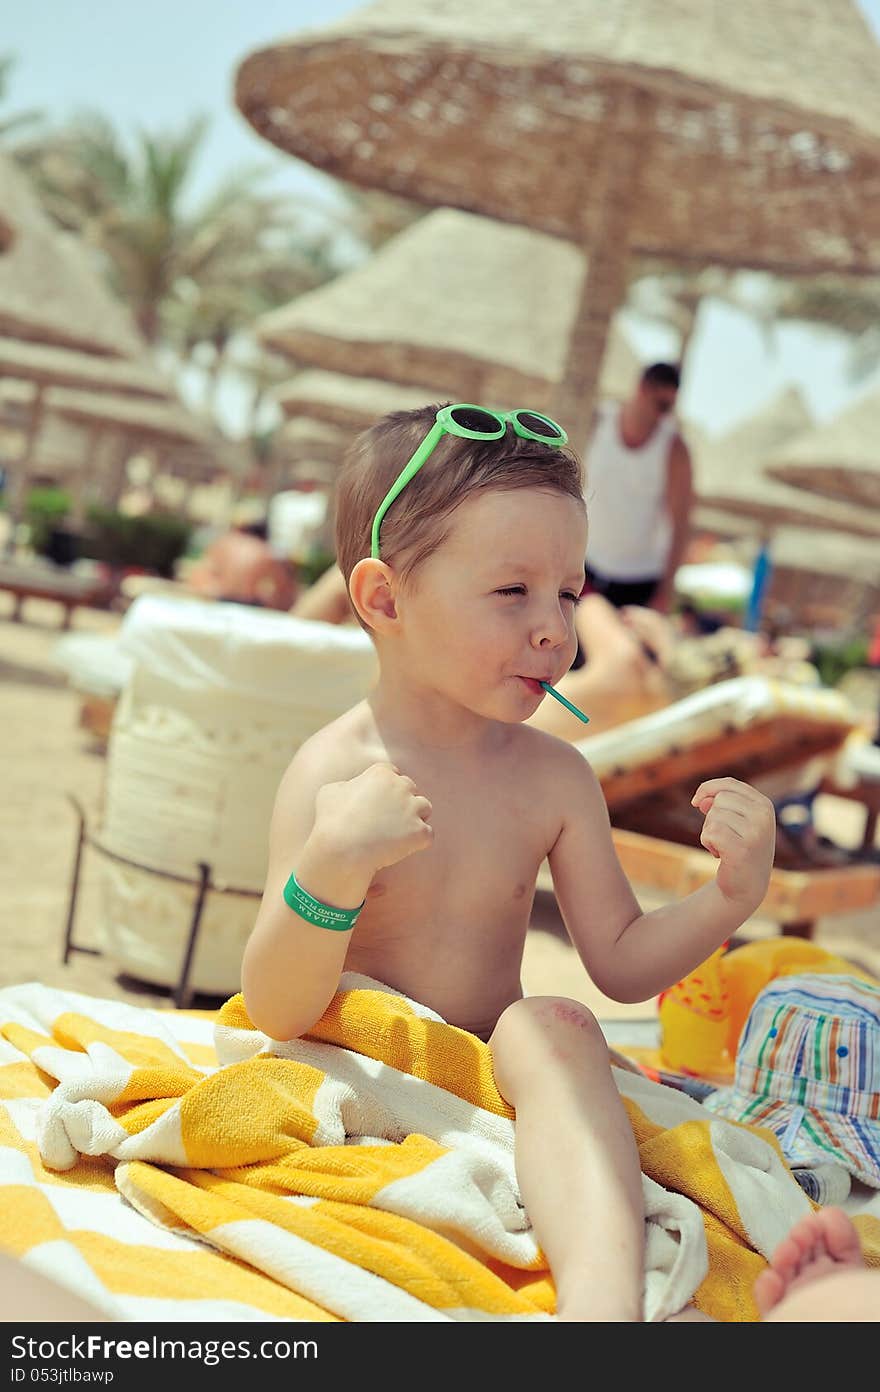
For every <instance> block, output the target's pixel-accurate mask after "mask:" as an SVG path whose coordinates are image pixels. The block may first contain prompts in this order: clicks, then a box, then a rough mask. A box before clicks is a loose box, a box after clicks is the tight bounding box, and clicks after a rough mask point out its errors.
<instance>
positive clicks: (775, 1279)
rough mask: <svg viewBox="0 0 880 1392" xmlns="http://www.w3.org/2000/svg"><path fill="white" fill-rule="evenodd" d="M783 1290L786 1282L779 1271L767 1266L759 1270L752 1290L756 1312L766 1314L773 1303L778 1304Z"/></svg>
mask: <svg viewBox="0 0 880 1392" xmlns="http://www.w3.org/2000/svg"><path fill="white" fill-rule="evenodd" d="M785 1291H786V1283H785V1281H784V1280H783V1278H782V1277H781V1276H780V1274H779V1272H778V1271H774V1270H773V1268H772V1267H769V1266H768V1267H767V1268H766V1270H765V1271H762V1272H761V1274H760V1276H759V1277H758V1278H757V1280H756V1281H755V1284H754V1287H753V1290H752V1294H753V1295H754V1297H755V1304H756V1305H757V1307H758V1313H759V1314H760V1315H766V1314H767V1312H768V1310H772V1309H773V1307H774V1305H778V1304H779V1302H780V1300H781V1299H782V1297H783V1296H784V1295H785Z"/></svg>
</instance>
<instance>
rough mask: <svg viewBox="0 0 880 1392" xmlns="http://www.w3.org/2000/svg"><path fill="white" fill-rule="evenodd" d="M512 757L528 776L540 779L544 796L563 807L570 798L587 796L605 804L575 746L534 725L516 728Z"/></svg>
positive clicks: (538, 783) (591, 773)
mask: <svg viewBox="0 0 880 1392" xmlns="http://www.w3.org/2000/svg"><path fill="white" fill-rule="evenodd" d="M516 735H517V739H516V741H515V742H514V745H513V754H514V757H515V758H516V760H517V764H518V766H519V767H521V768H522V770H523V771H524V772H527V773H528V776H529V777H531V778H534V779H536V780H539V782H537V783H536V786H539V787H540V788H541V790H542V793H543V795H544V796H545V797H551V798H552V799H553V800H554V801H559V802H560V803H561V804H564V802H565V801H566V800H568V799H569V798H570V797H571V796H572V795H576V796H578V797H579V798H580V799H581V800H583V798H584V795H585V794H587V795H588V796H589V795H592V796H595V797H597V798H598V799H599V800H600V801H602V803H603V804H604V798H603V796H602V789H601V787H600V785H599V780H598V778H597V777H596V775H595V773H594V772H593V770H592V768H591V767H590V764H589V761H588V760H587V758H586V757H585V756H584V755H583V754H582V753H581V751H580V749H579V748H578V746H577V745H576V744H572V742H571V741H570V740H566V739H561V738H560V737H559V736H558V735H552V734H550V733H549V732H548V731H547V730H540V729H538V727H537V726H534V725H519V726H517V730H516Z"/></svg>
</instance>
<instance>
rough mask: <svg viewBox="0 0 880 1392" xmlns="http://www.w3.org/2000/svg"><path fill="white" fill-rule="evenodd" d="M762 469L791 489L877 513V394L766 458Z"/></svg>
mask: <svg viewBox="0 0 880 1392" xmlns="http://www.w3.org/2000/svg"><path fill="white" fill-rule="evenodd" d="M765 469H766V473H767V474H768V475H769V476H770V477H771V478H773V479H778V480H781V482H782V483H784V484H786V485H789V486H791V487H792V488H795V489H798V490H805V491H806V492H808V493H813V494H819V495H820V496H821V497H822V498H823V499H826V500H828V499H831V500H832V501H835V502H844V503H848V504H849V505H851V506H855V507H858V508H862V509H870V510H871V511H877V512H880V392H876V391H875V392H871V393H870V394H869V395H868V396H864V397H862V398H861V399H860V400H858V401H856V402H855V403H854V404H853V405H852V406H848V407H847V408H846V410H844V411H841V412H840V414H839V415H837V416H835V417H834V419H833V420H830V421H827V422H826V423H825V424H823V425H817V426H815V427H814V429H812V430H810V431H808V432H805V433H804V434H802V435H799V436H798V437H797V439H794V440H791V441H789V442H787V443H786V444H784V445H782V446H781V447H780V448H779V449H777V450H775V451H773V452H768V456H767V457H766V458H765ZM801 496H803V495H802V494H801ZM823 506H824V507H827V506H828V502H827V501H826V502H825V503H824V504H823Z"/></svg>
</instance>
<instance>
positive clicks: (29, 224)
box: [0, 156, 203, 541]
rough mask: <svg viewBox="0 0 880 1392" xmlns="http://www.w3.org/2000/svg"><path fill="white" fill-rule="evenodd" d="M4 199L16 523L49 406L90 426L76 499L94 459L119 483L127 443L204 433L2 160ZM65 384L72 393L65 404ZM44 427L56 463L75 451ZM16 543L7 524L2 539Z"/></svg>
mask: <svg viewBox="0 0 880 1392" xmlns="http://www.w3.org/2000/svg"><path fill="white" fill-rule="evenodd" d="M0 196H1V199H3V207H4V216H6V217H8V220H10V223H11V224H13V227H14V230H15V241H14V245H13V248H11V249H10V251H8V252H7V255H4V256H1V258H0V335H3V337H0V380H4V381H7V383H26V384H28V400H26V404H25V402H24V401H22V400H21V398H19V397H17V398H15V401H14V402H13V405H14V409H15V411H17V412H18V418H19V419H18V425H19V432H21V437H22V443H21V447H19V450H18V454H17V457H15V458H14V459H11V461H10V464H11V469H10V475H11V477H10V484H8V489H7V511H8V516H10V519H11V521H13V523H14V522H15V521H18V518H19V515H21V507H22V503H24V497H25V493H26V487H28V479H29V476H32V470H33V466H35V462H36V457H38V454H39V452H40V448H42V445H40V436H42V434H43V430H45V427H46V425H47V413H49V412H50V409H52V411H54V412H58V413H60V415H61V413H64V412H63V409H61V408H64V406H65V405H67V406H72V408H77V406H79V408H82V406H88V408H89V409H88V411H81V412H79V415H78V416H75V413H74V409H71V411H68V412H67V420H72V419H78V420H79V423H81V426H85V427H86V429H85V430H82V432H81V433H79V440H81V441H85V444H84V445H82V447H81V454H79V458H81V469H79V477H78V479H77V484H75V491H77V494H78V497H81V496H82V490H84V486H85V483H86V480H88V476H89V475H91V473H92V472H93V469H95V464H96V454H97V457H103V458H104V461H106V459H109V458H111V459H113V461H114V464H113V469H111V470H110V477H111V480H116V483H114V484H113V486H114V487H116V486H117V483H118V482H120V480H121V465H120V462H118V461H120V458H121V455H123V454H124V451H125V450H129V448H131V447H132V444H134V443H139V444H142V443H143V441H145V440H148V438H149V440H150V441H152V443H156V441H162V440H166V441H167V440H174V441H175V443H177V441H180V440H194V438H195V440H199V441H202V440H203V429H202V426H201V425H199V423H198V422H196V420H195V418H187V412H185V408H184V406H182V404H181V402H180V401H178V400H177V397H175V393H174V388H173V386H171V384H170V383H168V381H167V380H166V379H164V377H163V374H162V373H160V372H159V369H157V367H156V366H155V365H153V363H152V362H150V358H149V351H148V345H146V342H145V341H143V338H142V337H141V334H139V333H138V330H136V327H135V324H134V320H132V319H131V316H129V315H128V312H127V310H125V308H124V306H123V305H121V303H120V302H118V301H117V299H116V298H114V296H113V294H111V292H110V290H109V288H107V287H106V284H104V283H103V280H102V277H100V276H99V273H97V270H96V269H95V266H93V263H92V260H91V259H89V256H88V252H86V249H85V246H84V245H82V244H81V242H79V241H78V239H77V238H75V237H71V235H68V234H65V232H61V231H60V230H58V228H56V227H54V226H53V224H52V223H50V220H49V217H47V216H46V214H45V213H43V210H42V207H40V206H39V202H38V199H36V196H35V193H33V192H32V191H31V188H29V185H28V182H26V180H25V177H24V175H22V174H21V173H19V171H18V170H17V168H15V166H14V164H13V163H11V161H10V160H8V159H6V157H3V156H0ZM57 388H60V391H58V390H57ZM68 388H72V397H71V398H67V400H65V395H64V393H65V391H67V390H68ZM84 391H85V393H86V394H88V395H86V398H85V400H84V398H82V395H81V393H84ZM123 400H127V401H131V402H132V406H131V409H129V411H128V412H125V408H124V406H121V405H113V402H114V401H116V402H121V401H123ZM150 404H152V405H150ZM49 430H50V438H46V440H43V445H45V447H46V448H45V450H43V454H46V452H47V454H50V455H52V454H54V457H56V459H57V458H58V457H61V458H64V457H65V455H70V454H71V452H74V454H75V452H77V432H75V430H71V429H70V426H63V425H61V423H60V420H58V419H57V418H56V419H54V420H52V422H49ZM63 437H65V438H64V440H63ZM61 440H63V444H61V447H58V445H60V441H61ZM99 441H100V444H99ZM13 537H14V529H13V528H10V532H8V539H10V541H11V540H13Z"/></svg>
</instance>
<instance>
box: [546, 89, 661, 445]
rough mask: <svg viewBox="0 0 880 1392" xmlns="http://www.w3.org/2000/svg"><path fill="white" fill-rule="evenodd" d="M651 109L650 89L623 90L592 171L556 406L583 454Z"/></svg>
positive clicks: (622, 289) (620, 286) (624, 263)
mask: <svg viewBox="0 0 880 1392" xmlns="http://www.w3.org/2000/svg"><path fill="white" fill-rule="evenodd" d="M652 112H653V103H652V102H651V99H650V98H649V97H648V95H647V93H642V92H637V91H635V90H632V89H630V90H621V92H620V95H619V100H618V105H617V110H616V112H615V114H614V117H613V119H612V121H611V122H610V123H609V129H608V131H607V132H606V134H605V137H604V141H603V148H602V154H601V163H600V165H599V168H598V169H597V170H595V171H593V172H592V173H591V176H590V178H591V183H592V185H593V188H592V190H591V196H590V203H591V205H592V206H593V207H594V208H595V209H596V212H595V214H594V217H593V219H592V222H591V225H590V229H589V232H588V233H587V234H585V236H584V237H583V239H582V242H581V245H582V249H583V252H584V257H585V261H586V268H585V271H584V279H583V284H582V286H581V294H580V299H579V301H578V307H577V312H576V314H575V320H574V326H573V328H572V331H571V337H570V339H569V345H568V356H567V359H566V365H565V373H564V376H563V380H562V382H561V383H560V386H559V389H558V392H557V406H556V415H557V417H558V420H559V422H560V424H561V425H562V426H563V427H564V429H565V430H566V431H567V432H568V437H569V440H570V441H571V444H572V446H573V448H574V449H576V450H577V451H578V452H579V453H581V452H583V451H584V450H585V448H586V445H587V443H588V440H589V436H590V432H591V425H592V420H593V411H594V408H595V404H596V396H597V390H598V386H599V376H600V373H601V369H602V359H603V357H604V355H605V345H606V343H607V339H608V331H609V328H610V325H611V319H612V316H613V315H614V313H615V311H616V310H617V309H619V308H620V306H621V304H622V303H623V301H624V297H625V293H626V280H627V271H628V267H629V246H630V237H631V232H632V222H633V213H634V211H635V207H636V203H637V200H638V195H639V176H640V173H641V170H642V166H643V162H644V160H645V157H646V154H647V148H648V146H649V144H650V140H651V132H650V128H649V124H648V123H649V121H650V119H651V116H652Z"/></svg>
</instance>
